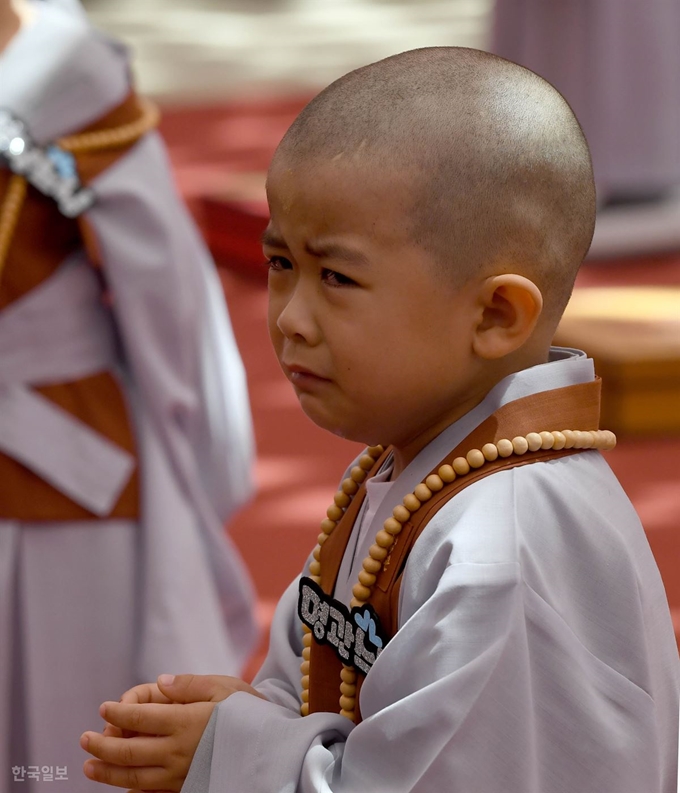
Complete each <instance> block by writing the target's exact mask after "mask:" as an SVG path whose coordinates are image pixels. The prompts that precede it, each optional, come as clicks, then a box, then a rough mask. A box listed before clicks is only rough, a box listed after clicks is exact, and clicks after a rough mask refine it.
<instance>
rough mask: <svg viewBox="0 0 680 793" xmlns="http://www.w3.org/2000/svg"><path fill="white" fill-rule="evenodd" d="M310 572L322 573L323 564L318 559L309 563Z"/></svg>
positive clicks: (312, 573) (313, 573)
mask: <svg viewBox="0 0 680 793" xmlns="http://www.w3.org/2000/svg"><path fill="white" fill-rule="evenodd" d="M309 572H310V574H311V575H321V565H320V564H319V562H317V561H316V559H315V560H314V561H313V562H310V564H309Z"/></svg>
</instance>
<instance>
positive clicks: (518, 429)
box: [371, 378, 601, 635]
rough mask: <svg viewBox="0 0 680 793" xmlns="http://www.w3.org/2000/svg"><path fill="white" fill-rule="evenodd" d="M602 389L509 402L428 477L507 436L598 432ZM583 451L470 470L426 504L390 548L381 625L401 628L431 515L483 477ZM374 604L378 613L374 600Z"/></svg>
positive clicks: (587, 387) (380, 584)
mask: <svg viewBox="0 0 680 793" xmlns="http://www.w3.org/2000/svg"><path fill="white" fill-rule="evenodd" d="M600 389H601V381H600V379H599V378H597V379H596V380H593V381H591V382H589V383H580V384H578V385H573V386H567V387H565V388H557V389H554V390H552V391H543V392H541V393H539V394H534V395H533V396H530V397H526V398H524V399H518V400H515V401H514V402H509V403H508V404H507V405H504V406H503V407H501V408H500V409H499V410H497V411H496V412H495V413H494V414H493V415H492V416H490V417H489V418H488V419H487V420H486V421H484V422H482V424H480V425H479V427H477V428H476V429H475V430H474V431H473V432H472V433H471V434H470V435H468V436H467V438H465V439H464V440H463V441H461V443H459V444H458V446H457V447H456V448H455V449H454V450H453V451H452V452H451V453H450V454H449V455H447V456H446V458H445V459H444V460H442V461H441V462H440V463H439V465H438V466H437V467H436V468H434V469H433V470H432V471H431V472H430V473H437V471H438V470H439V468H440V466H441V465H443V464H444V463H446V462H449V463H450V462H451V461H452V460H453V459H455V458H456V457H460V456H465V455H466V454H467V452H469V451H470V450H471V449H481V447H482V446H484V444H486V443H497V442H498V441H499V440H501V439H503V438H508V440H512V438H514V437H516V436H517V435H527V434H528V433H530V432H542V431H543V430H548V431H553V430H557V429H579V430H594V429H598V428H599V416H600ZM578 451H579V450H576V449H574V450H566V449H565V450H561V451H553V450H552V449H550V450H545V451H538V452H532V453H530V454H529V453H528V454H527V455H526V456H517V455H512V456H511V457H507V458H502V457H499V458H498V459H496V460H494V461H493V462H487V463H486V464H485V465H484V466H483V467H482V468H480V469H478V470H473V471H470V473H469V474H467V475H466V476H464V477H459V478H458V479H456V480H455V481H454V482H452V483H451V484H449V485H447V486H445V487H444V488H443V489H442V490H440V491H439V492H438V493H435V494H434V495H433V497H432V498H431V499H430V500H429V501H426V502H425V503H424V504H423V505H422V507H421V508H420V509H419V510H418V511H417V512H415V513H413V515H412V519H411V521H409V522H408V523H406V524H405V525H404V528H403V529H402V531H401V533H400V534H399V536H398V537H397V541H396V542H395V544H394V546H393V547H392V549H391V550H390V555H389V556H388V557H387V559H385V563H384V564H383V569H382V572H381V573H380V575H379V576H378V580H377V581H376V585H375V597H376V598H377V599H381V598H380V594H379V593H381V592H382V593H387V592H388V591H390V602H389V603H385V604H384V605H383V604H381V605H383V608H385V610H386V612H387V614H389V619H388V621H387V622H385V623H383V624H384V625H385V627H386V628H387V626H390V628H391V634H390V635H393V634H394V633H395V632H396V630H397V627H398V614H397V611H398V609H397V604H398V601H399V587H400V584H401V577H400V576H399V573H400V572H401V571H402V570H403V567H404V564H405V561H406V556H407V554H408V552H409V551H410V549H411V548H412V547H413V544H414V543H415V541H416V540H417V538H418V536H419V535H420V533H421V532H422V531H423V530H424V528H425V526H427V524H428V523H429V521H430V519H431V518H432V516H433V515H434V514H435V513H436V512H438V511H439V510H440V509H441V507H442V506H443V505H444V504H445V503H446V502H447V501H449V500H450V499H451V498H453V497H454V496H456V495H457V494H458V493H460V492H461V490H464V489H465V488H466V487H469V486H470V485H472V484H474V483H475V482H478V481H479V480H480V479H484V478H486V477H487V476H491V475H492V474H495V473H498V472H499V471H504V470H508V469H510V468H518V467H520V466H523V465H529V464H532V463H538V462H546V461H548V460H553V459H556V458H558V457H564V456H568V455H571V454H576V453H577V452H578ZM371 603H372V604H373V606H374V608H376V610H377V611H378V613H381V612H380V609H378V606H377V604H376V603H375V602H374V600H373V598H372V599H371Z"/></svg>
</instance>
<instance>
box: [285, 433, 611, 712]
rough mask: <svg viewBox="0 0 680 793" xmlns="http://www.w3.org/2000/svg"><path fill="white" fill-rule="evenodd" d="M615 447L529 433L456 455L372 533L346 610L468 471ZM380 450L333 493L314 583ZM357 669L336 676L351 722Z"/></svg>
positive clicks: (307, 644)
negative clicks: (546, 454)
mask: <svg viewBox="0 0 680 793" xmlns="http://www.w3.org/2000/svg"><path fill="white" fill-rule="evenodd" d="M615 446H616V436H615V435H614V433H613V432H610V431H609V430H592V431H586V432H582V431H580V430H562V431H561V432H530V433H529V434H528V435H526V436H523V435H518V436H517V437H516V438H513V439H512V440H508V439H507V438H504V439H503V440H499V441H498V443H487V444H485V445H484V446H482V448H481V449H471V450H470V451H469V452H468V453H467V454H466V455H465V457H456V458H455V459H454V460H452V461H451V464H450V465H449V464H444V465H442V466H441V467H440V468H439V470H438V471H437V473H436V474H430V475H429V476H428V477H426V479H425V480H424V481H423V482H421V483H420V484H419V485H416V487H415V488H414V490H413V492H412V493H409V494H408V495H407V496H405V497H404V500H403V501H402V503H401V504H398V505H397V506H396V507H395V508H394V510H393V511H392V517H390V518H387V520H386V521H385V522H384V524H383V527H382V529H381V530H380V531H379V532H378V533H377V534H376V537H375V542H374V543H373V545H372V546H371V547H370V549H369V551H368V556H367V557H366V558H365V559H364V561H363V563H362V569H361V571H360V572H359V581H358V583H356V584H355V585H354V587H353V588H352V594H353V598H352V601H351V603H350V608H354V607H355V606H363V605H364V604H366V603H367V602H368V600H369V598H370V597H371V593H372V591H373V585H374V584H375V582H376V580H377V577H378V573H379V572H380V570H381V569H382V567H383V562H384V560H385V559H386V558H387V556H388V554H389V552H390V548H391V547H392V544H393V543H394V541H395V538H396V537H397V536H398V535H399V533H400V532H401V530H402V528H403V526H404V524H405V523H406V522H407V521H408V520H409V518H410V517H411V515H412V514H413V513H414V512H417V510H418V509H420V506H421V504H423V503H424V502H425V501H428V500H429V499H430V498H432V495H433V493H436V492H437V491H439V490H441V489H442V488H443V487H444V486H445V485H447V484H450V483H451V482H453V481H454V480H456V479H457V478H458V477H461V476H466V475H467V474H469V473H470V471H471V470H474V469H478V468H481V467H482V466H484V465H485V464H486V463H487V462H493V461H494V460H497V459H498V458H499V457H510V456H511V455H513V454H516V455H522V454H526V453H527V452H537V451H540V450H548V449H554V450H555V451H560V450H562V449H599V450H601V451H609V450H610V449H613V448H614V447H615ZM383 451H384V449H383V447H382V446H370V447H369V448H368V449H367V450H366V453H365V454H364V455H363V456H362V457H361V458H360V459H359V465H357V466H355V467H354V468H352V470H351V472H350V476H349V477H348V478H347V479H345V480H344V481H343V483H342V485H341V486H340V490H338V492H337V493H336V494H335V497H334V499H333V502H334V503H333V504H331V506H330V507H329V508H328V510H327V511H326V518H325V519H324V520H323V521H322V522H321V533H320V534H319V537H318V544H317V546H316V548H315V549H314V554H313V556H314V559H313V561H312V562H311V564H310V566H309V573H310V576H309V577H310V578H311V579H312V580H313V581H314V582H315V583H317V584H320V583H321V562H320V558H321V546H322V545H323V544H324V543H325V542H326V540H327V539H328V537H329V536H330V535H331V534H332V533H333V530H334V529H335V527H336V526H337V525H338V522H339V521H340V519H341V518H342V516H343V515H344V513H345V510H346V509H347V507H348V506H349V504H350V502H351V501H352V498H353V497H354V495H355V494H356V493H357V491H358V490H359V486H360V485H361V483H362V482H363V481H364V480H365V479H366V477H367V475H368V472H369V471H370V470H371V469H372V468H373V466H374V465H375V463H376V462H377V460H378V459H379V458H380V456H381V455H382V453H383ZM302 627H303V636H302V645H303V647H302V665H301V666H300V672H301V673H302V694H301V699H302V705H301V707H300V714H301V715H302V716H306V715H307V714H308V713H309V669H310V667H309V664H310V655H311V644H312V632H311V630H310V629H309V628H308V627H307V626H306V625H303V626H302ZM356 680H357V673H356V670H355V669H354V668H353V667H351V666H344V667H343V669H342V670H341V672H340V681H341V682H340V700H339V705H340V715H341V716H346V717H347V718H348V719H350V720H351V721H354V709H355V705H356Z"/></svg>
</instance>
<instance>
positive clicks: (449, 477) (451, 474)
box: [437, 465, 456, 482]
mask: <svg viewBox="0 0 680 793" xmlns="http://www.w3.org/2000/svg"><path fill="white" fill-rule="evenodd" d="M437 473H438V474H439V476H440V477H441V478H442V479H443V480H444V482H453V481H455V479H456V472H455V471H454V470H453V466H451V465H442V467H441V468H440V469H439V471H437Z"/></svg>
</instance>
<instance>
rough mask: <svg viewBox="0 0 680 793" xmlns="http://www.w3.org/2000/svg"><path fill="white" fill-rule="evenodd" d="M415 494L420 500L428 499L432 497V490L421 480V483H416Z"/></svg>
mask: <svg viewBox="0 0 680 793" xmlns="http://www.w3.org/2000/svg"><path fill="white" fill-rule="evenodd" d="M413 495H414V496H415V497H416V498H417V499H418V501H421V502H422V501H428V500H429V499H430V498H432V491H431V490H430V488H429V487H428V486H427V485H426V484H424V483H423V482H421V483H420V484H419V485H416V486H415V487H414V488H413Z"/></svg>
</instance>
